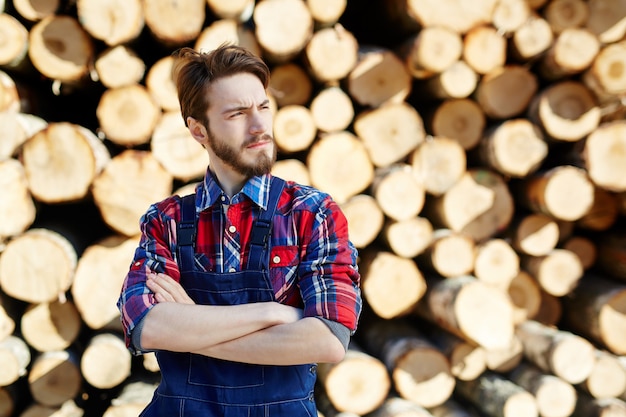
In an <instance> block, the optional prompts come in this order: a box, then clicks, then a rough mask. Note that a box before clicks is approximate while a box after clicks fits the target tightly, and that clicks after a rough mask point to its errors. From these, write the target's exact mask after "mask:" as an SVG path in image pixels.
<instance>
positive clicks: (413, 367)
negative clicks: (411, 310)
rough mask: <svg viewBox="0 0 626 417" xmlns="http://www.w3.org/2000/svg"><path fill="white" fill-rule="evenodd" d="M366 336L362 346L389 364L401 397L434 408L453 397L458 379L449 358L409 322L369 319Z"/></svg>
mask: <svg viewBox="0 0 626 417" xmlns="http://www.w3.org/2000/svg"><path fill="white" fill-rule="evenodd" d="M363 336H364V339H365V342H364V344H363V347H364V348H365V349H366V351H368V352H371V354H372V355H373V356H375V357H377V358H380V359H381V360H382V362H383V363H384V364H385V365H386V366H387V369H388V371H389V372H390V375H391V380H392V382H393V387H394V390H395V392H397V393H398V394H399V395H400V397H402V398H403V399H406V400H409V401H411V402H413V403H415V404H418V405H420V406H422V407H434V406H437V405H439V404H442V403H444V402H445V401H446V400H447V399H449V398H450V396H451V395H452V392H453V390H454V387H455V385H456V379H455V378H454V376H453V375H452V374H451V372H450V363H449V362H448V359H447V358H446V356H445V355H444V354H443V353H441V352H440V351H439V350H438V349H437V347H435V346H434V345H433V344H432V342H430V341H429V340H428V339H427V337H426V336H424V335H423V334H422V333H421V332H419V331H418V330H417V329H416V328H415V326H413V325H412V324H410V322H408V321H403V320H392V321H390V320H377V321H375V322H370V323H369V324H368V325H367V327H366V328H364V331H363ZM424 363H428V366H423V364H424Z"/></svg>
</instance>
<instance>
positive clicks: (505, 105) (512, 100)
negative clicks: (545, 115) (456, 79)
mask: <svg viewBox="0 0 626 417" xmlns="http://www.w3.org/2000/svg"><path fill="white" fill-rule="evenodd" d="M538 88H539V80H538V77H537V76H536V75H535V73H534V72H531V70H530V69H529V68H527V67H526V66H522V65H517V64H508V65H504V66H499V67H495V68H494V69H493V70H491V71H489V72H487V73H485V75H483V77H482V78H481V79H480V81H479V82H478V84H477V86H476V91H475V92H474V96H475V99H476V101H477V102H478V104H480V106H481V108H482V109H483V111H484V112H485V115H487V116H488V117H490V118H492V119H499V120H504V119H510V118H512V117H516V116H520V115H521V114H522V113H523V112H524V111H525V110H526V109H527V107H528V105H529V104H530V103H531V101H532V99H533V97H534V96H535V93H536V92H537V89H538Z"/></svg>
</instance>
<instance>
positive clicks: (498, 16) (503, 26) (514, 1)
mask: <svg viewBox="0 0 626 417" xmlns="http://www.w3.org/2000/svg"><path fill="white" fill-rule="evenodd" d="M530 15H531V8H530V6H529V5H528V2H527V1H525V0H504V1H500V2H498V4H496V7H495V9H494V11H493V15H492V17H491V24H492V25H493V27H494V28H496V30H497V31H498V32H499V33H502V34H504V35H505V36H507V37H508V36H510V35H512V34H513V33H515V32H516V31H517V30H518V29H519V28H520V27H522V26H523V25H524V24H526V22H527V21H528V19H529V18H530Z"/></svg>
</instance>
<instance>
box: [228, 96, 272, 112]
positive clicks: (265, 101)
mask: <svg viewBox="0 0 626 417" xmlns="http://www.w3.org/2000/svg"><path fill="white" fill-rule="evenodd" d="M269 104H270V100H269V99H265V100H263V101H262V102H261V104H260V105H259V107H263V106H267V105H269ZM251 107H253V106H252V105H250V106H234V107H228V108H226V109H225V110H224V111H223V112H222V113H224V114H226V113H232V112H234V111H242V110H248V109H250V108H251Z"/></svg>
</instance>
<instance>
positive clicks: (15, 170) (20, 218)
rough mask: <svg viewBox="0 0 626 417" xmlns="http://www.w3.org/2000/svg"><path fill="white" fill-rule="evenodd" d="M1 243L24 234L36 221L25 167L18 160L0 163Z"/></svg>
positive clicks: (7, 160) (5, 160) (6, 160)
mask: <svg viewBox="0 0 626 417" xmlns="http://www.w3.org/2000/svg"><path fill="white" fill-rule="evenodd" d="M0 194H1V195H3V196H4V198H3V199H2V200H0V213H1V217H2V218H3V219H6V220H7V221H4V222H1V223H0V242H2V241H4V240H6V239H7V238H9V237H11V236H17V235H20V234H22V233H24V232H25V231H26V230H27V229H28V228H29V227H30V226H31V225H32V224H33V222H34V221H35V216H36V214H37V212H36V207H35V203H34V201H33V198H32V196H31V194H30V190H29V189H28V180H27V178H26V171H25V170H24V167H23V165H22V164H21V163H20V162H19V161H18V160H16V159H4V160H1V161H0Z"/></svg>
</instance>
